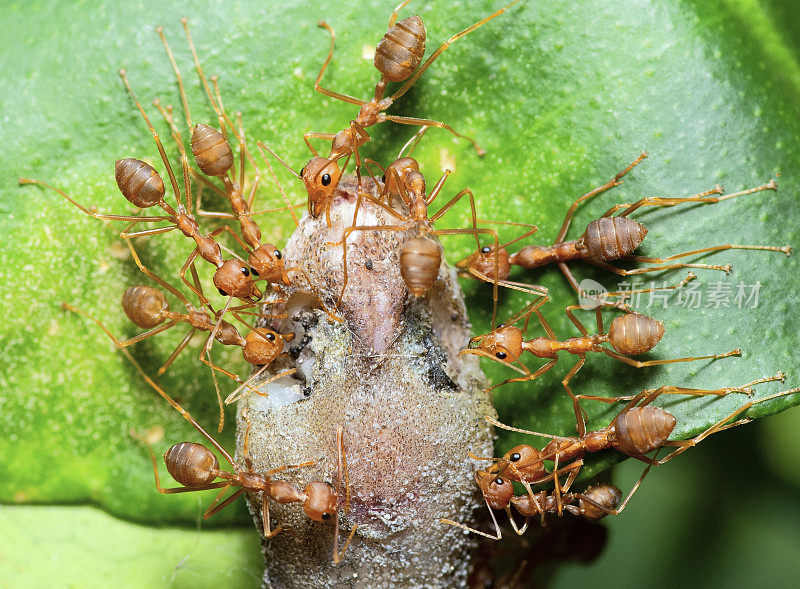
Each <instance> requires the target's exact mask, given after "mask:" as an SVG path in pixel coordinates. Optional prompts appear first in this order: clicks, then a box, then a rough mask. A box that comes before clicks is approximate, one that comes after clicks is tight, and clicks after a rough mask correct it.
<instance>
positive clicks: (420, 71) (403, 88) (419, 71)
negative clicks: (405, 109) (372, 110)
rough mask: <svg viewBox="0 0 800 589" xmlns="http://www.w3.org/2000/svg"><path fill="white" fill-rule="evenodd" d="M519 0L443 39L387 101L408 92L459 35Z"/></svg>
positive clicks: (391, 100) (482, 23) (467, 32)
mask: <svg viewBox="0 0 800 589" xmlns="http://www.w3.org/2000/svg"><path fill="white" fill-rule="evenodd" d="M519 1H520V0H514V1H513V2H511V3H509V4H507V5H506V6H504V7H503V8H500V9H499V10H497V11H495V12H493V13H492V14H490V15H489V16H487V17H484V18H482V19H481V20H479V21H478V22H476V23H475V24H473V25H470V26H469V27H467V28H466V29H464V30H463V31H461V32H459V33H456V34H455V35H453V36H452V37H450V38H449V39H448V40H447V41H445V42H444V43H442V44H441V45H440V46H439V48H438V49H437V50H436V51H434V52H433V53H432V54H431V56H430V57H429V58H428V59H426V60H425V63H423V64H422V65H421V66H420V67H419V69H417V71H416V72H414V74H413V75H412V76H411V77H410V78H409V79H408V80H406V82H405V83H404V84H403V85H402V86H401V87H400V89H399V90H397V92H395V93H394V94H392V96H391V97H390V98H389V102H390V103H391V102H394V101H395V100H397V99H398V98H400V97H401V96H402V95H403V94H405V93H406V92H408V89H409V88H411V86H413V85H414V83H415V82H416V81H417V80H418V79H419V77H420V76H421V75H422V74H423V73H425V70H426V69H428V68H429V67H430V66H431V64H432V63H433V62H434V61H436V59H437V58H438V57H439V56H440V55H441V54H442V53H444V51H445V50H446V49H447V48H448V47H450V45H451V44H453V43H455V42H456V41H458V40H459V39H460V38H461V37H463V36H465V35H468V34H469V33H471V32H472V31H474V30H475V29H477V28H478V27H480V26H482V25H484V24H486V23H487V22H489V21H490V20H492V19H493V18H495V17H497V16H500V15H501V14H503V13H504V12H505V11H506V10H508V9H509V8H511V7H512V6H514V4H516V3H517V2H519Z"/></svg>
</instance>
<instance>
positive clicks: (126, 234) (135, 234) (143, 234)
mask: <svg viewBox="0 0 800 589" xmlns="http://www.w3.org/2000/svg"><path fill="white" fill-rule="evenodd" d="M173 229H177V226H175V225H170V226H168V227H158V228H156V229H145V230H144V231H133V232H130V231H123V232H122V233H120V234H119V236H120V237H121V238H123V239H132V238H134V237H146V236H148V235H161V234H162V233H169V232H170V231H172V230H173Z"/></svg>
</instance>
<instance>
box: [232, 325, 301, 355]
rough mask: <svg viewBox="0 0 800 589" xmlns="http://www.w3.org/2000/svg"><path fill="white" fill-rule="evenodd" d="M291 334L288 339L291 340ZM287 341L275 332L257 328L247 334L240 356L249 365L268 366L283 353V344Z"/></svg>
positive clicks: (292, 335)
mask: <svg viewBox="0 0 800 589" xmlns="http://www.w3.org/2000/svg"><path fill="white" fill-rule="evenodd" d="M292 337H294V334H291V337H289V339H292ZM285 341H287V340H286V339H285V338H284V336H282V335H281V334H279V333H278V332H277V331H272V330H271V329H267V328H264V327H257V328H256V329H254V330H253V331H251V332H250V333H248V334H247V337H246V338H245V344H244V348H243V349H242V354H243V355H244V359H245V360H246V361H247V362H249V363H250V364H269V363H270V362H272V361H273V360H274V359H275V358H277V357H278V355H279V354H280V353H281V352H283V344H284V342H285Z"/></svg>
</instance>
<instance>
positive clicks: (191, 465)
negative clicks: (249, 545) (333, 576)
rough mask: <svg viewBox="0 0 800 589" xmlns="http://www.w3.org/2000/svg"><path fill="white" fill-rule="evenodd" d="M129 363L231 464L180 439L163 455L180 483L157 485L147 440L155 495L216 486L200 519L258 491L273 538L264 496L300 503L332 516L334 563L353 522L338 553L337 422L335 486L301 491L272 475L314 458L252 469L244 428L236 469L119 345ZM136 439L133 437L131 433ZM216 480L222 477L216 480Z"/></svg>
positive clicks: (342, 463) (309, 511) (341, 466)
mask: <svg viewBox="0 0 800 589" xmlns="http://www.w3.org/2000/svg"><path fill="white" fill-rule="evenodd" d="M120 349H121V350H122V352H123V354H125V356H126V357H127V358H128V360H129V361H130V362H131V363H132V364H133V366H134V367H135V368H136V370H137V371H138V372H139V374H140V375H141V376H142V377H143V378H144V379H145V381H146V382H147V383H148V384H149V385H150V386H151V387H152V388H153V389H154V390H155V391H156V392H157V393H158V394H159V395H161V396H162V397H163V398H164V399H165V400H166V401H167V402H168V403H169V404H170V405H171V406H172V407H173V408H175V409H176V410H177V411H178V412H179V413H180V414H181V415H182V416H183V417H184V419H186V420H187V421H188V422H189V423H191V424H192V426H193V427H194V428H195V429H196V430H197V431H198V432H199V433H200V434H201V435H202V436H203V437H204V438H206V439H207V440H208V441H209V442H210V443H211V445H212V446H213V447H214V448H216V450H217V451H218V452H219V453H220V454H222V455H223V456H224V457H225V459H226V460H227V461H228V463H229V464H230V465H231V468H232V469H233V472H229V471H225V470H221V469H220V464H219V460H218V459H217V457H216V456H215V455H214V453H213V452H212V451H211V450H210V449H209V448H207V447H206V446H204V445H202V444H198V443H195V442H180V443H178V444H175V445H173V446H172V447H170V449H169V450H167V451H166V452H165V453H164V462H165V464H166V467H167V471H169V473H170V475H171V476H172V478H174V479H175V481H176V482H178V483H179V484H180V485H181V486H180V487H175V488H166V489H165V488H163V487H162V486H161V483H160V480H159V476H158V464H157V462H156V457H155V454H154V453H153V450H152V448H151V447H150V445H149V444H148V449H149V450H150V457H151V460H152V463H153V472H154V475H155V481H156V489H158V492H159V493H164V494H173V493H191V492H195V491H205V490H209V489H221V491H220V494H219V495H218V496H217V498H216V499H215V500H214V502H213V503H212V504H211V505H210V506H209V507H208V509H207V510H206V511H205V512H204V513H203V519H208V518H209V517H211V516H213V515H214V514H216V513H218V512H219V511H221V510H222V509H224V508H225V507H227V506H228V505H230V504H231V503H233V502H234V501H236V499H238V498H239V497H240V496H241V495H242V494H243V493H244V492H245V491H249V492H251V493H259V492H260V493H261V494H262V495H261V519H262V525H263V534H264V537H265V538H272V537H274V536H276V535H277V534H278V533H279V532H280V531H281V530H282V529H283V528H282V526H280V525H279V526H278V527H276V528H275V529H272V527H271V524H270V514H269V499H273V500H274V501H276V502H278V503H282V504H285V503H301V504H302V507H303V511H304V512H305V514H306V516H308V517H309V518H310V519H312V520H314V521H318V522H322V521H327V520H330V519H331V517H334V516H335V523H336V530H335V532H334V541H333V562H334V564H339V562H340V561H341V558H342V556H343V555H344V553H345V551H346V550H347V547H348V546H349V544H350V541H351V540H352V538H353V536H354V534H355V532H356V530H357V528H358V526H357V525H354V526H353V529H352V530H351V532H350V536H349V537H348V539H347V541H346V542H345V544H344V547H343V548H342V550H341V552H340V551H339V544H338V543H339V502H340V500H341V498H342V493H341V484H342V473H343V472H344V473H345V480H348V477H347V474H346V473H347V462H346V460H347V459H346V456H345V453H344V442H343V428H342V426H341V425H339V426H338V427H337V428H336V443H337V463H338V477H337V486H336V488H334V487H333V485H331V484H330V483H328V482H326V481H311V482H309V483H307V484H306V485H305V487H304V488H303V490H302V491H300V490H298V489H297V487H295V486H294V485H293V484H292V483H289V482H288V481H284V480H278V479H274V478H273V476H272V475H275V474H277V473H279V472H282V471H285V470H288V469H292V468H302V467H306V466H311V465H313V464H314V462H313V461H312V462H304V463H302V464H288V465H284V466H281V467H278V468H274V469H271V470H268V471H267V472H265V473H259V472H254V471H253V467H252V463H251V461H250V457H249V454H248V453H247V443H248V436H247V431H245V440H244V448H245V450H244V453H245V455H246V456H245V467H244V468H242V467H240V466H239V465H238V464H236V462H235V461H234V460H233V457H232V456H231V455H230V454H229V453H228V452H227V451H226V450H225V449H224V448H223V447H222V446H221V445H220V444H219V442H217V441H216V440H215V439H214V438H213V437H212V436H211V435H210V434H209V433H208V432H206V431H205V430H204V429H203V427H202V426H201V425H200V424H199V423H197V421H196V420H195V419H194V418H193V417H192V416H191V414H189V412H188V411H186V410H185V409H184V408H183V407H181V406H180V405H179V404H178V403H177V402H176V401H175V400H174V399H173V398H172V397H171V396H170V395H169V394H167V393H166V391H164V389H162V388H161V387H160V386H159V385H158V384H157V383H156V382H155V381H153V380H152V379H151V378H150V377H149V376H148V375H147V373H146V372H145V371H144V370H143V369H142V367H141V366H140V365H139V363H138V362H136V360H135V359H134V358H133V356H131V354H130V353H129V352H128V350H126V349H125V348H120ZM137 437H138V436H137ZM219 479H222V480H219ZM230 487H239V489H238V490H237V491H235V492H234V493H232V494H231V495H229V496H228V497H227V498H226V499H225V500H224V501H221V497H222V495H223V494H224V492H225V491H226V490H227V489H228V488H230Z"/></svg>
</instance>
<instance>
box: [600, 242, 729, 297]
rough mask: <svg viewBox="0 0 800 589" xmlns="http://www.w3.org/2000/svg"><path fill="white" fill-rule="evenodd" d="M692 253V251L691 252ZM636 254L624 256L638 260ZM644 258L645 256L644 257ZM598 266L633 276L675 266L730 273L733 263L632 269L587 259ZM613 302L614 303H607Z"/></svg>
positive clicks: (675, 265)
mask: <svg viewBox="0 0 800 589" xmlns="http://www.w3.org/2000/svg"><path fill="white" fill-rule="evenodd" d="M689 253H691V252H689ZM632 258H635V256H625V257H624V258H622V259H623V260H631V261H636V260H635V259H632ZM642 259H644V258H642ZM585 261H586V262H589V263H590V264H593V265H594V266H597V267H598V268H602V269H603V270H608V271H609V272H613V273H614V274H617V275H619V276H633V275H635V274H647V273H648V272H664V271H665V270H674V269H675V268H700V269H701V270H719V271H720V272H725V274H730V271H731V265H730V264H725V265H724V266H717V265H712V264H665V265H664V266H650V267H646V268H633V269H632V270H623V269H622V268H617V267H616V266H612V265H611V264H609V263H608V262H604V261H602V260H585ZM607 304H612V303H607Z"/></svg>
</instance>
